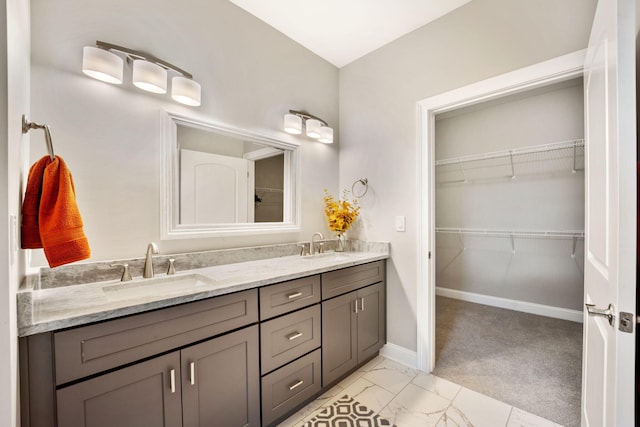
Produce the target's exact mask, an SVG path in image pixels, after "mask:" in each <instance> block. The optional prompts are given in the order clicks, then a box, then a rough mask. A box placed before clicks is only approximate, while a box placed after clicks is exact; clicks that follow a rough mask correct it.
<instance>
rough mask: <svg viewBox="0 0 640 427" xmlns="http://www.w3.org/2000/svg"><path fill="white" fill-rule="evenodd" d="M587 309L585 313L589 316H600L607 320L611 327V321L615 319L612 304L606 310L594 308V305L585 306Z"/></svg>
mask: <svg viewBox="0 0 640 427" xmlns="http://www.w3.org/2000/svg"><path fill="white" fill-rule="evenodd" d="M585 305H586V307H587V312H588V313H589V315H591V316H602V317H606V318H607V319H609V324H610V325H612V326H613V319H615V317H616V315H615V310H614V308H613V305H612V304H609V307H607V308H604V309H603V308H596V306H595V305H594V304H585Z"/></svg>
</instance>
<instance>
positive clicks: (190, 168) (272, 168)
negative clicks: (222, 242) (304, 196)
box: [160, 111, 300, 239]
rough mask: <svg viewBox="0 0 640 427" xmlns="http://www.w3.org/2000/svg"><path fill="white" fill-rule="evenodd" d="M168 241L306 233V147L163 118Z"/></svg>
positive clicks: (163, 208)
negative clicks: (302, 153) (302, 168)
mask: <svg viewBox="0 0 640 427" xmlns="http://www.w3.org/2000/svg"><path fill="white" fill-rule="evenodd" d="M162 127H163V129H162V130H163V132H162V135H163V141H162V152H161V157H162V180H161V210H160V213H161V233H162V238H163V239H185V238H197V237H214V236H219V235H250V234H260V233H277V232H286V231H299V230H300V218H299V217H300V197H299V194H298V193H299V188H300V186H299V183H298V178H299V176H300V174H299V172H298V165H299V160H298V156H299V152H298V145H297V144H294V143H291V142H286V141H281V140H278V139H275V138H272V137H269V136H266V135H261V134H257V133H254V132H250V131H247V130H244V129H238V128H232V127H229V126H225V125H220V124H214V123H207V122H203V121H200V120H196V119H192V118H189V117H185V116H180V115H177V114H174V113H170V112H166V111H163V113H162Z"/></svg>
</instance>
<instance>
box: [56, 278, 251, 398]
mask: <svg viewBox="0 0 640 427" xmlns="http://www.w3.org/2000/svg"><path fill="white" fill-rule="evenodd" d="M257 321H258V294H257V290H256V289H252V290H249V291H244V292H237V293H233V294H229V295H223V296H219V297H215V298H210V299H206V300H202V301H195V302H191V303H189V304H184V305H179V306H175V307H169V308H165V309H162V310H156V311H152V312H148V313H142V314H137V315H134V316H129V317H124V318H120V319H115V320H109V321H107V322H104V323H99V324H93V325H88V326H83V327H79V328H75V329H70V330H67V331H62V332H56V333H55V334H54V352H55V360H56V384H58V385H59V384H64V383H67V382H69V381H72V380H76V379H79V378H82V377H85V376H87V375H91V374H94V373H97V372H101V371H104V370H107V369H111V368H114V367H117V366H120V365H123V364H126V363H130V362H134V361H136V360H140V359H142V358H145V357H149V356H153V355H156V354H158V353H162V352H164V351H167V350H171V349H173V348H177V347H180V346H183V345H186V344H190V343H192V342H194V341H198V340H201V339H206V338H208V337H212V336H214V335H218V334H222V333H224V332H228V331H230V330H233V329H236V328H239V327H242V326H245V325H248V324H250V323H254V322H257Z"/></svg>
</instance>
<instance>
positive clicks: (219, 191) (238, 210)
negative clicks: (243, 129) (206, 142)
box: [180, 149, 254, 224]
mask: <svg viewBox="0 0 640 427" xmlns="http://www.w3.org/2000/svg"><path fill="white" fill-rule="evenodd" d="M253 165H254V163H253V162H252V161H249V160H244V159H240V158H237V157H229V156H221V155H219V154H211V153H203V152H200V151H192V150H184V149H183V150H180V223H181V224H230V223H245V222H248V221H249V217H251V219H253V206H254V205H253V194H254V184H253V182H254V177H253V173H254V168H253ZM249 209H251V210H252V212H251V215H250V214H249Z"/></svg>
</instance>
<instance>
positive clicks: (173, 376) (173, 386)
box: [169, 369, 176, 393]
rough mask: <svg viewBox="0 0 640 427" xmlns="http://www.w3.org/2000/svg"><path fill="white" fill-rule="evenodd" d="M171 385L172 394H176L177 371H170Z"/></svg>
mask: <svg viewBox="0 0 640 427" xmlns="http://www.w3.org/2000/svg"><path fill="white" fill-rule="evenodd" d="M169 383H170V385H171V393H175V392H176V370H175V369H172V370H171V371H169Z"/></svg>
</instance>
